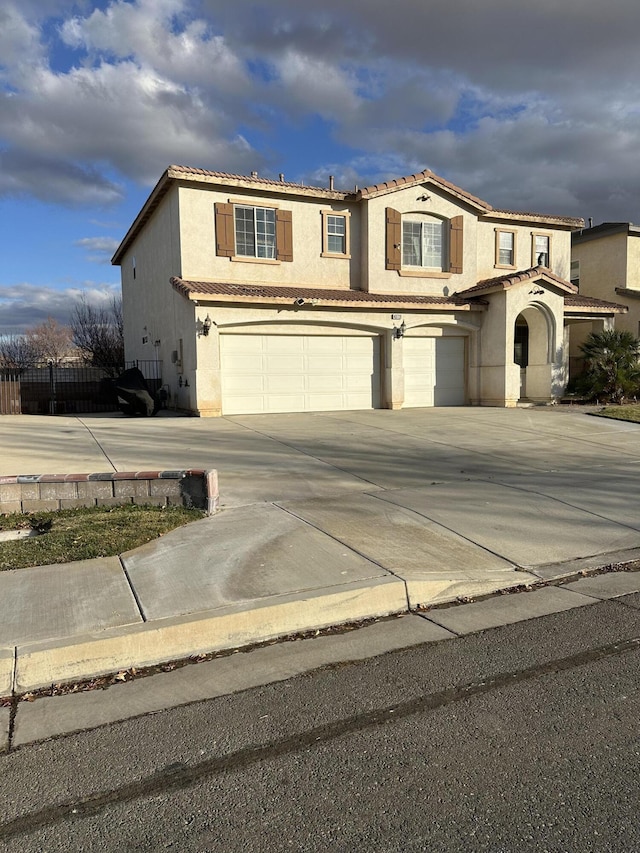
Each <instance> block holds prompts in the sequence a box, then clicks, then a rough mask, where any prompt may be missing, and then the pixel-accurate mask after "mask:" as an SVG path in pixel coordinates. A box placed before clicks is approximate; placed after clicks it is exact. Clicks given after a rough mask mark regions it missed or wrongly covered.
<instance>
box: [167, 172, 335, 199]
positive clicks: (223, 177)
mask: <svg viewBox="0 0 640 853" xmlns="http://www.w3.org/2000/svg"><path fill="white" fill-rule="evenodd" d="M167 176H168V177H170V178H178V179H180V180H188V179H189V178H194V179H195V180H198V179H199V178H213V179H218V180H220V181H221V182H224V183H229V182H234V183H242V184H250V185H260V186H262V185H265V184H266V185H267V186H268V187H270V188H272V189H294V190H301V189H304V190H307V191H309V190H311V191H313V192H315V193H321V194H322V195H326V194H331V195H339V196H344V195H348V193H345V192H343V191H340V190H337V191H336V190H331V189H329V188H328V187H317V186H313V185H312V184H302V183H299V182H294V181H285V180H282V181H276V180H274V179H273V178H263V177H260V176H259V175H258V174H255V175H236V174H233V173H232V172H216V171H212V170H211V169H195V168H192V167H191V166H169V168H168V169H167Z"/></svg>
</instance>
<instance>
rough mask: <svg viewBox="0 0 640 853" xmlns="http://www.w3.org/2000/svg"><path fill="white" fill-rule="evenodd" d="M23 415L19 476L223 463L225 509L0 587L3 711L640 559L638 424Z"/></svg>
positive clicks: (485, 415)
mask: <svg viewBox="0 0 640 853" xmlns="http://www.w3.org/2000/svg"><path fill="white" fill-rule="evenodd" d="M396 416H397V417H396ZM20 420H21V421H22V422H23V423H21V424H20V425H18V424H17V423H16V422H15V421H13V419H3V421H2V423H1V424H0V445H1V446H3V447H5V446H8V447H9V448H11V447H12V445H13V450H14V451H15V453H16V456H14V457H13V462H14V464H20V465H21V466H22V467H23V470H24V472H25V473H49V472H51V473H56V469H57V471H58V472H60V471H66V470H67V469H68V468H69V465H70V463H69V461H68V459H69V458H70V456H69V454H70V450H71V444H73V445H75V446H76V447H77V448H78V452H79V454H80V456H79V458H80V460H81V462H80V463H78V462H76V461H74V463H73V467H74V468H75V469H77V468H78V464H82V465H83V467H85V468H88V469H89V470H90V469H93V470H99V469H100V468H103V469H105V463H106V462H107V461H108V463H109V465H111V469H110V470H127V469H130V468H131V467H132V466H133V467H136V468H139V467H145V468H146V467H152V468H162V467H166V466H167V465H168V464H170V465H171V466H172V467H175V466H180V465H183V464H188V465H205V466H207V467H216V468H217V469H218V470H219V472H220V487H221V499H222V505H223V510H222V511H221V512H220V513H218V514H217V515H216V516H213V517H211V518H206V519H202V520H201V521H198V522H195V523H194V524H191V525H189V526H188V527H185V528H182V529H179V530H176V531H173V532H172V533H170V534H168V535H166V536H164V537H162V539H160V540H157V541H155V542H152V543H149V544H148V545H146V546H143V547H142V548H138V549H136V550H135V551H133V552H130V553H127V554H123V555H121V557H120V558H117V557H113V558H104V559H99V560H92V561H87V562H84V563H73V564H70V565H65V566H43V567H39V568H33V569H23V570H19V571H15V572H11V571H10V572H3V573H0V602H2V603H1V604H0V610H1V612H2V619H1V620H0V695H1V696H6V695H8V694H9V693H10V692H11V691H12V690H13V691H15V692H16V693H23V692H26V691H29V690H33V689H36V688H39V687H44V686H48V685H50V684H52V683H59V682H64V681H71V680H76V679H82V678H86V677H91V676H94V675H97V674H101V673H108V672H114V671H118V670H120V669H128V668H130V667H132V666H136V667H142V666H145V665H148V664H153V663H157V662H161V661H167V660H173V659H180V658H183V657H188V656H191V655H196V654H199V653H205V652H210V651H212V650H220V649H229V648H236V647H240V646H245V645H249V644H253V643H258V642H263V641H267V640H269V639H272V638H274V637H282V636H287V635H290V634H295V633H297V632H302V631H307V630H311V629H319V628H322V627H326V626H330V625H336V624H341V623H346V622H357V621H360V620H366V619H369V618H375V617H380V616H384V615H388V614H393V613H407V612H409V611H419V612H422V609H423V608H425V607H429V606H432V605H434V604H440V603H443V602H450V601H455V600H457V599H468V598H473V597H477V596H483V595H486V594H488V593H491V592H494V591H496V590H502V589H509V588H514V587H520V586H528V585H532V584H536V583H538V582H539V581H541V580H547V581H549V580H557V579H559V578H563V577H568V576H571V575H573V574H576V573H578V572H583V571H587V572H588V571H590V570H592V569H595V568H597V567H598V566H602V565H607V564H612V563H616V564H617V563H629V562H632V561H635V560H639V559H640V515H639V514H638V503H637V474H636V471H637V470H638V468H637V465H638V464H640V441H639V438H638V436H640V429H639V428H638V427H637V426H636V425H630V424H618V423H615V422H607V421H603V420H600V419H595V418H586V417H585V416H584V415H582V414H580V413H576V412H567V411H549V410H527V411H519V410H516V411H514V410H478V409H473V410H469V409H465V410H451V409H450V410H429V411H427V410H413V411H409V412H407V413H405V412H398V413H388V412H360V413H353V412H352V413H331V414H328V415H325V416H318V415H313V416H303V415H298V416H255V417H252V418H248V417H247V418H236V419H221V421H214V422H212V421H196V420H192V419H176V418H173V419H172V418H168V417H167V418H160V419H158V420H157V421H155V420H154V421H152V422H149V421H144V422H142V421H126V420H117V419H111V418H95V419H89V418H85V419H79V418H77V419H73V418H63V419H55V420H52V419H48V420H46V419H44V418H42V419H38V418H35V419H33V420H31V419H27V418H21V419H20ZM45 420H46V423H45ZM7 422H8V423H7ZM45 426H46V430H47V432H45V431H44V430H45ZM52 426H55V427H56V430H54V431H53V433H52ZM14 428H15V432H12V430H13V429H14ZM30 429H33V430H34V433H33V434H30V433H29V430H30ZM19 433H21V434H22V436H23V438H20V437H19ZM178 434H179V435H180V439H181V440H180V441H176V436H177V435H178ZM67 438H68V441H69V442H71V444H68V443H67ZM21 441H22V442H23V444H22V445H21V444H20V442H21ZM47 442H48V443H47ZM19 445H20V446H24V447H26V448H27V451H26V452H27V457H24V458H20V457H17V454H18V450H17V447H18V446H19ZM36 445H37V446H38V454H37V455H36V456H35V457H34V458H36V460H37V462H38V463H39V464H38V467H39V470H38V471H36V470H35V469H34V468H30V469H24V466H25V465H26V464H27V459H29V458H31V457H30V455H29V454H30V453H31V451H32V450H33V449H34V448H35V446H36ZM47 454H48V455H47ZM92 454H93V455H92ZM187 455H188V456H189V457H190V458H189V460H187ZM16 457H17V458H18V462H17V463H16ZM3 458H4V459H5V462H4V463H3V464H5V465H6V464H7V463H6V456H3ZM134 462H135V465H134ZM65 463H66V468H64V467H61V466H63V465H64V464H65ZM33 464H35V463H33ZM105 470H109V469H105ZM0 473H3V472H2V471H0ZM7 473H9V472H7ZM626 576H627V577H629V578H632V586H633V583H635V578H640V574H636V573H630V574H629V575H626ZM628 591H636V590H635V589H630V590H628ZM548 594H549V595H552V596H553V598H554V602H555V604H554V606H557V605H558V602H560V601H562V600H564V601H569V599H568V598H567V593H566V590H565V589H558V590H555V591H553V590H550V591H549V593H548ZM518 598H519V597H514V596H509V597H507V598H505V599H504V601H505V602H506V603H507V604H511V603H512V602H513V607H514V608H515V607H516V605H515V602H516V600H517V599H518ZM572 600H573V601H575V599H572ZM568 606H576V605H575V604H571V605H568ZM432 612H435V611H432ZM451 612H453V611H452V610H451V609H448V610H442V611H437V613H438V614H447V613H451ZM430 618H431V617H430ZM442 618H445V617H444V616H443V617H442Z"/></svg>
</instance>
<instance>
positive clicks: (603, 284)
mask: <svg viewBox="0 0 640 853" xmlns="http://www.w3.org/2000/svg"><path fill="white" fill-rule="evenodd" d="M571 281H572V282H573V283H574V284H576V285H578V286H579V289H580V293H582V294H583V295H584V296H592V297H595V298H597V299H614V300H615V301H616V302H619V303H621V304H622V305H624V306H625V307H626V309H627V311H626V312H625V313H623V314H619V315H618V316H616V318H615V327H616V329H623V330H625V331H627V332H631V334H632V335H634V336H635V337H639V336H640V226H638V225H632V224H631V223H630V222H603V223H602V224H601V225H595V226H593V227H591V228H583V229H580V230H578V231H574V232H573V234H572V235H571ZM597 330H598V327H597V326H596V328H595V329H594V331H597ZM590 331H592V329H591V327H589V326H586V327H583V328H582V329H580V330H578V329H576V330H575V334H573V335H572V339H571V354H572V355H575V356H576V357H578V356H579V349H578V347H579V344H580V343H581V342H582V341H583V340H584V338H585V337H586V335H587V334H588V333H589V332H590Z"/></svg>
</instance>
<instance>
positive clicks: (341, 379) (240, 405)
mask: <svg viewBox="0 0 640 853" xmlns="http://www.w3.org/2000/svg"><path fill="white" fill-rule="evenodd" d="M220 357H221V372H222V411H223V413H224V414H226V415H240V414H252V413H259V412H330V411H337V410H339V409H375V408H378V407H379V406H380V349H379V338H378V337H377V336H371V337H370V336H358V335H345V336H333V335H327V336H324V335H322V336H307V335H221V336H220Z"/></svg>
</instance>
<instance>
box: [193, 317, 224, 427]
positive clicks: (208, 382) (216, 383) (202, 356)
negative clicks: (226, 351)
mask: <svg viewBox="0 0 640 853" xmlns="http://www.w3.org/2000/svg"><path fill="white" fill-rule="evenodd" d="M196 347H197V349H196V370H195V383H196V391H197V394H196V399H197V401H198V408H197V414H198V415H199V416H200V417H201V418H217V417H220V415H221V414H222V382H221V377H220V333H219V332H218V327H217V326H216V325H215V323H214V324H213V325H212V326H211V330H210V331H209V334H208V335H200V337H198V339H197V344H196Z"/></svg>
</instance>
